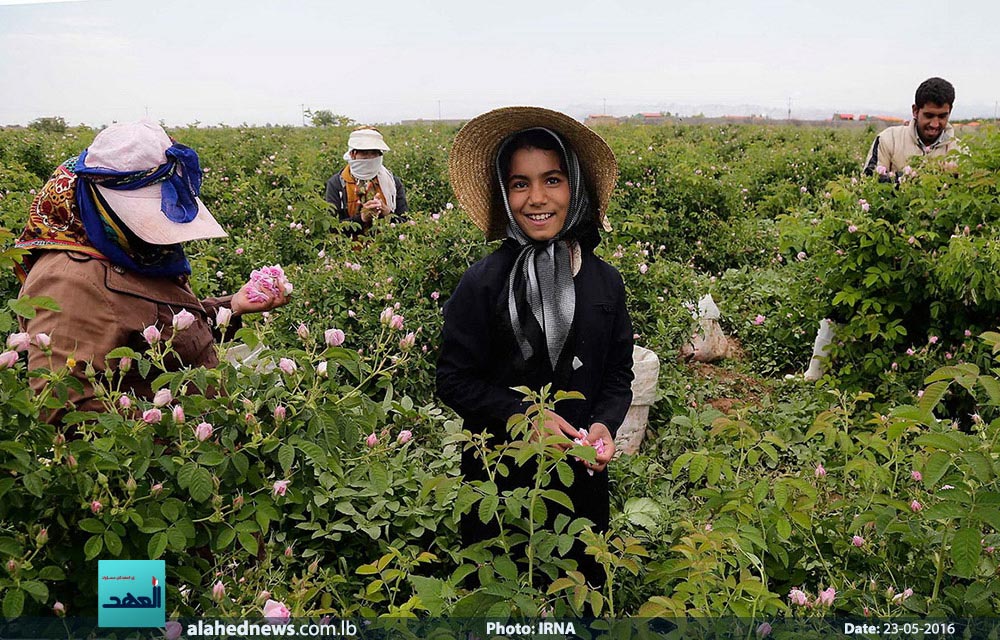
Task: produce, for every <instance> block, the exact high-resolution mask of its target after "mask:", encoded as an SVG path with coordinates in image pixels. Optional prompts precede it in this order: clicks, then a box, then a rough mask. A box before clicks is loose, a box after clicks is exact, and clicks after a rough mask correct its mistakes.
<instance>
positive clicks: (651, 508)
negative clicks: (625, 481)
mask: <svg viewBox="0 0 1000 640" xmlns="http://www.w3.org/2000/svg"><path fill="white" fill-rule="evenodd" d="M622 513H624V514H625V517H626V518H628V520H629V522H631V523H632V524H634V525H636V526H639V527H642V528H644V529H656V528H657V527H658V526H659V524H660V519H661V517H662V516H661V512H660V505H659V504H657V503H656V501H655V500H652V499H651V498H629V499H628V501H627V502H625V507H624V508H623V509H622Z"/></svg>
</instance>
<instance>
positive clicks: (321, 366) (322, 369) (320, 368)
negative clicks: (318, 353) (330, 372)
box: [316, 360, 327, 378]
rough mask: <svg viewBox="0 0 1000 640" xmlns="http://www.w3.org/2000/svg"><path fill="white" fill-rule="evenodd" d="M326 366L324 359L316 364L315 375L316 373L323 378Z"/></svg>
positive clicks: (325, 374)
mask: <svg viewBox="0 0 1000 640" xmlns="http://www.w3.org/2000/svg"><path fill="white" fill-rule="evenodd" d="M326 367H327V364H326V360H324V361H323V362H320V363H319V364H318V365H316V375H318V376H319V377H320V378H325V377H326V376H327V373H326Z"/></svg>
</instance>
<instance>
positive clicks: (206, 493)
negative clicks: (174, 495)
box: [188, 466, 215, 502]
mask: <svg viewBox="0 0 1000 640" xmlns="http://www.w3.org/2000/svg"><path fill="white" fill-rule="evenodd" d="M214 488H215V485H214V483H213V482H212V474H211V473H210V472H209V471H208V469H206V468H205V467H198V466H196V467H195V470H194V473H193V474H192V475H191V483H190V485H188V492H189V493H190V494H191V498H192V499H193V500H195V501H196V502H204V501H206V500H208V499H209V498H210V497H211V496H212V491H213V490H214Z"/></svg>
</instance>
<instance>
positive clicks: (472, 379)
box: [437, 240, 633, 542]
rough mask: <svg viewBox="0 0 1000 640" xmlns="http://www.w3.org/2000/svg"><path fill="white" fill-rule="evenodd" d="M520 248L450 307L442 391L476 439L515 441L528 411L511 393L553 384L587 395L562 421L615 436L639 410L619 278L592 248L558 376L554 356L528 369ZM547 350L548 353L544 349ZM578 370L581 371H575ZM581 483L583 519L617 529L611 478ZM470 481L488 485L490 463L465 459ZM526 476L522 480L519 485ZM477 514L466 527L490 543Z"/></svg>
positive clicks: (569, 403)
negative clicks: (518, 290)
mask: <svg viewBox="0 0 1000 640" xmlns="http://www.w3.org/2000/svg"><path fill="white" fill-rule="evenodd" d="M519 250H520V248H519V247H518V245H517V243H516V242H514V241H513V240H507V241H505V242H504V243H503V244H502V245H501V246H500V247H499V248H498V249H497V250H496V251H494V252H493V253H492V254H490V255H489V256H487V257H486V258H484V259H482V260H480V261H479V262H477V263H476V264H474V265H472V267H470V268H469V270H468V271H466V272H465V275H463V276H462V280H461V282H459V284H458V288H456V289H455V292H454V293H453V294H452V296H451V298H450V299H449V300H448V302H447V303H446V304H445V306H444V329H443V335H442V342H441V354H440V357H439V359H438V364H437V392H438V396H439V397H440V398H441V400H443V401H444V403H445V404H447V405H448V406H449V407H451V408H452V409H454V410H455V411H456V412H457V413H458V414H459V415H460V416H461V417H462V418H463V420H464V421H465V427H466V428H467V429H469V430H470V431H473V432H474V433H475V432H479V431H482V430H486V431H488V432H489V433H490V434H491V435H492V436H493V437H494V438H498V439H500V440H501V441H504V440H507V438H508V434H507V427H506V425H507V420H508V418H510V416H512V415H514V414H516V413H522V412H523V411H524V410H525V408H526V404H525V403H524V401H523V398H522V397H521V395H520V394H519V393H517V392H515V391H512V390H511V389H510V387H516V386H527V387H529V388H531V389H534V390H538V389H540V388H541V387H542V386H544V385H545V384H548V383H552V391H553V392H555V391H557V390H566V391H579V392H581V393H582V394H583V395H584V399H583V400H565V401H562V402H560V403H559V404H558V405H556V407H555V411H556V413H558V414H559V415H560V416H562V417H563V418H565V419H566V420H567V421H568V422H569V423H570V424H571V425H573V426H574V427H575V428H577V429H581V428H589V427H590V425H591V424H593V423H595V422H601V423H603V424H605V425H607V427H608V430H609V431H611V433H612V435H613V434H615V433H616V432H617V430H618V427H619V426H621V423H622V420H623V419H624V418H625V414H626V412H627V411H628V408H629V405H630V404H631V402H632V386H631V385H632V377H633V374H632V322H631V320H630V318H629V315H628V311H627V310H626V308H625V286H624V283H623V282H622V277H621V275H620V274H619V273H618V271H617V270H616V269H615V268H614V267H612V266H611V265H609V264H607V263H606V262H604V261H603V260H601V259H600V258H598V257H597V256H595V255H594V253H593V251H592V250H590V249H588V248H586V247H585V248H583V254H582V255H583V262H582V266H581V269H580V271H579V273H577V274H576V276H574V278H573V285H574V287H575V290H576V311H575V314H574V317H573V327H572V329H571V331H570V335H569V337H568V339H567V342H566V346H565V348H564V349H563V355H562V358H561V360H560V362H559V363H558V364H557V366H556V370H555V371H553V369H552V366H551V365H550V364H549V360H548V355H547V354H546V353H536V354H535V356H533V357H532V358H530V359H529V360H528V361H525V360H524V358H523V357H522V356H521V352H520V349H519V348H518V346H517V343H516V342H515V339H514V334H513V331H512V330H511V327H510V316H509V312H508V309H507V278H508V275H509V274H510V270H511V268H512V266H513V264H514V260H515V259H516V258H517V254H518V252H519ZM540 351H544V350H540ZM575 361H577V362H579V363H580V364H579V366H578V367H577V368H575V369H574V368H573V367H574V362H575ZM573 466H574V470H575V472H576V477H575V478H574V481H573V486H572V487H570V488H569V489H568V490H566V489H563V487H561V485H558V483H556V484H555V485H554V488H560V489H563V490H565V491H566V493H567V494H568V495H569V497H570V499H571V500H572V501H573V505H574V507H575V514H576V515H577V516H583V517H587V518H590V519H591V520H593V521H594V522H595V524H596V525H597V528H598V529H599V530H605V529H607V526H608V517H609V495H608V474H607V471H606V470H605V471H603V472H598V473H595V474H594V475H593V476H590V475H588V474H587V473H586V469H585V468H584V467H583V465H582V464H574V465H573ZM462 471H463V473H464V474H465V477H466V478H467V479H482V478H483V470H482V468H481V463H480V462H479V461H478V460H476V459H475V458H474V457H472V455H471V454H469V452H466V454H464V455H463V458H462ZM524 475H525V474H524V473H520V474H519V473H513V474H512V476H511V478H509V479H508V480H509V481H508V482H507V483H505V484H507V485H508V486H506V487H503V486H502V487H501V489H504V488H510V487H511V486H524V482H525V481H526V478H525V477H524ZM518 476H520V478H518ZM487 529H488V528H486V527H483V526H482V524H481V523H479V520H478V518H477V517H476V516H475V514H473V515H472V517H470V518H466V519H465V521H463V538H465V540H466V542H471V541H474V540H475V539H482V538H483V537H485V536H487V535H491V532H489V531H488V530H487Z"/></svg>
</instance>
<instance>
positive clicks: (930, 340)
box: [927, 336, 938, 344]
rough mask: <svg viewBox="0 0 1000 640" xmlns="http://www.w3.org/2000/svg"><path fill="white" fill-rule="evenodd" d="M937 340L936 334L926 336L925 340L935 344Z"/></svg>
mask: <svg viewBox="0 0 1000 640" xmlns="http://www.w3.org/2000/svg"><path fill="white" fill-rule="evenodd" d="M937 341H938V337H937V336H931V337H929V338H927V342H930V343H931V344H937Z"/></svg>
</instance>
